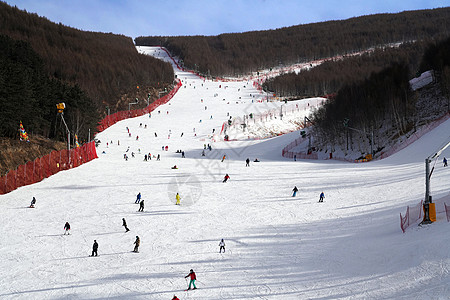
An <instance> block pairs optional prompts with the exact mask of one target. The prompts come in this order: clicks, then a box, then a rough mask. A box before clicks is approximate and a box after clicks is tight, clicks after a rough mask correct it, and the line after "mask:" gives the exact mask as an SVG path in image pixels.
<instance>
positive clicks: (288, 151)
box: [281, 137, 318, 159]
mask: <svg viewBox="0 0 450 300" xmlns="http://www.w3.org/2000/svg"><path fill="white" fill-rule="evenodd" d="M305 140H306V138H303V137H299V138H297V139H295V140H294V141H293V142H292V143H290V144H288V145H287V146H286V147H284V148H283V150H282V151H281V156H283V157H286V158H294V156H295V158H296V159H318V155H317V153H316V152H311V153H305V152H297V151H292V149H293V148H295V147H297V146H298V145H300V144H301V143H303V142H304V141H305Z"/></svg>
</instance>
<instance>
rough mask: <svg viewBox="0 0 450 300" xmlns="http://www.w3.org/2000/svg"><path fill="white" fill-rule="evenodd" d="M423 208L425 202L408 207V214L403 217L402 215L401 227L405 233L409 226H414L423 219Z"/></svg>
mask: <svg viewBox="0 0 450 300" xmlns="http://www.w3.org/2000/svg"><path fill="white" fill-rule="evenodd" d="M422 206H423V200H422V201H420V203H418V204H417V205H415V206H412V207H409V206H407V207H406V214H405V215H404V216H402V214H401V213H400V227H401V228H402V231H403V232H405V230H406V228H408V227H409V225H411V224H414V223H415V222H417V220H419V219H420V218H421V217H422Z"/></svg>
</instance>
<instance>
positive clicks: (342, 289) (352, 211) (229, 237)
mask: <svg viewBox="0 0 450 300" xmlns="http://www.w3.org/2000/svg"><path fill="white" fill-rule="evenodd" d="M140 50H141V51H146V52H147V53H151V54H153V55H156V56H158V55H160V56H164V55H165V54H164V53H163V52H162V51H158V50H154V49H140ZM158 53H159V54H158ZM177 75H178V78H179V79H181V80H183V87H182V88H181V89H180V90H179V92H178V93H177V94H176V96H175V97H174V98H173V99H172V100H171V101H170V102H169V103H168V104H166V105H164V106H162V107H160V108H159V109H158V110H159V111H160V113H159V114H158V111H155V112H153V113H152V115H151V118H149V116H148V115H147V116H142V117H138V118H134V119H129V120H124V121H122V122H120V123H118V124H116V125H114V126H112V127H110V128H108V129H107V130H105V131H104V132H102V133H100V134H99V135H98V136H97V138H98V139H100V140H101V144H100V146H99V147H98V148H97V151H98V154H99V159H96V160H94V161H92V162H90V163H87V164H84V165H82V166H80V167H78V168H75V169H72V170H68V171H63V172H60V173H58V174H56V175H54V176H52V177H51V178H48V179H45V180H43V181H42V182H40V183H37V184H34V185H30V186H25V187H21V188H19V189H17V190H15V191H13V192H11V193H9V194H7V195H1V196H0V214H1V218H0V237H1V239H0V257H1V260H0V299H172V297H173V295H177V296H178V297H179V298H180V299H449V297H450V273H449V271H450V235H449V234H448V232H449V229H450V223H447V221H446V219H445V215H444V214H439V215H438V221H437V222H436V223H434V224H432V225H429V226H426V227H418V226H416V225H412V226H411V227H410V228H408V229H407V231H406V233H405V234H403V233H402V232H401V229H400V226H399V213H400V212H401V213H404V212H405V209H406V206H407V205H415V204H417V203H418V202H419V201H420V200H421V199H422V198H423V195H424V188H425V187H424V185H425V184H424V159H425V157H426V156H428V155H429V154H431V153H432V152H433V151H435V150H437V149H438V148H439V146H440V145H442V143H443V142H444V141H445V140H446V139H447V137H448V135H449V132H450V121H447V122H445V123H443V124H442V125H440V126H439V127H438V128H436V129H435V130H433V131H432V132H430V133H428V134H426V135H425V136H423V137H422V138H421V139H420V140H418V141H417V142H416V143H414V144H412V145H411V146H409V147H408V148H406V149H404V150H402V151H400V152H398V153H396V154H395V155H393V156H391V157H389V158H387V159H384V160H381V161H376V162H370V163H364V164H351V163H343V162H335V161H329V160H327V161H323V160H318V161H313V160H311V161H297V162H294V161H289V160H286V159H284V158H282V157H281V149H282V148H283V147H284V146H285V145H286V144H288V143H289V142H290V141H291V140H293V139H294V138H296V137H298V135H299V134H298V132H293V133H289V134H286V135H283V136H279V137H276V138H271V139H264V140H250V141H246V140H240V141H234V142H220V141H219V142H211V140H209V137H210V136H211V133H212V129H216V131H217V130H220V126H221V125H222V123H223V121H225V120H227V118H228V116H227V113H230V115H231V116H236V115H243V114H244V113H248V111H249V110H256V109H259V108H258V107H257V105H265V104H264V103H251V99H252V97H250V96H249V95H250V94H254V93H256V90H253V88H252V87H251V83H249V84H247V83H246V82H238V83H233V82H227V83H219V82H209V81H206V82H204V81H203V80H201V79H199V78H198V77H195V76H194V75H192V74H189V73H183V72H180V71H177ZM219 85H222V87H221V88H219ZM224 85H225V86H228V87H227V88H226V89H225V88H224ZM244 85H245V87H244ZM215 94H218V96H216V97H214V95H215ZM239 97H241V99H239ZM201 99H203V102H201ZM223 99H225V100H223ZM228 102H229V104H227V103H228ZM236 102H238V103H236ZM205 106H207V109H206V110H205ZM167 112H168V113H167ZM211 115H212V116H213V118H212V119H210V116H211ZM200 120H202V122H200ZM140 123H142V127H140ZM145 125H147V128H145ZM126 127H128V128H129V129H130V133H131V135H132V136H131V137H129V136H128V132H127V129H126ZM194 128H195V133H194ZM155 132H156V133H157V137H155ZM169 132H170V138H169ZM182 133H183V136H182V137H181V134H182ZM136 136H139V140H136ZM119 140H120V145H118V141H119ZM111 141H112V143H111ZM107 142H108V144H109V145H108V146H107V144H106V143H107ZM208 143H209V144H211V145H212V151H209V150H206V151H205V154H206V156H204V157H203V156H201V153H202V150H203V147H204V144H208ZM162 146H168V149H169V150H168V151H162V150H161V147H162ZM128 147H129V150H128V152H126V150H127V149H128ZM139 149H140V154H139ZM179 149H181V150H184V151H185V156H186V158H181V154H178V153H175V151H176V150H179ZM102 152H104V153H103V154H102ZM131 152H134V153H135V157H134V158H133V157H131ZM149 152H150V153H151V154H152V156H153V155H155V156H156V155H157V154H160V155H161V160H160V161H156V159H155V158H152V160H151V161H147V162H145V161H143V159H144V154H148V153H149ZM125 153H126V154H127V155H128V156H129V157H130V158H129V159H128V161H125V160H124V158H123V156H124V154H125ZM224 154H225V155H226V159H225V161H224V162H221V158H222V156H223V155H224ZM443 155H444V156H446V157H447V158H448V157H450V152H449V150H446V151H445V152H444V153H443ZM247 157H248V158H250V160H251V163H250V167H245V159H246V158H247ZM256 157H257V158H258V159H259V160H260V162H258V163H255V162H253V160H254V159H255V158H256ZM174 165H177V166H178V169H175V170H174V169H171V167H172V166H174ZM226 173H228V174H229V175H230V177H231V178H230V180H228V182H227V183H222V179H223V177H224V175H225V174H226ZM449 183H450V168H449V167H448V168H443V167H442V160H441V159H440V160H439V162H438V163H437V164H436V168H435V170H434V172H433V176H432V180H431V194H432V195H433V197H434V198H435V199H437V198H440V197H443V196H446V195H448V194H449ZM294 186H297V187H298V188H299V193H298V195H297V197H295V198H294V197H291V190H292V189H293V187H294ZM322 191H323V192H324V193H325V197H326V198H325V202H324V203H318V202H317V201H318V197H319V194H320V192H322ZM139 192H140V193H141V194H142V199H144V200H145V209H144V212H137V210H138V205H137V204H134V202H135V199H136V195H137V194H138V193H139ZM177 192H179V193H180V195H181V206H176V205H175V194H176V193H177ZM33 196H35V197H36V199H37V203H36V208H34V209H32V208H28V207H27V206H28V205H29V204H30V201H31V199H32V197H33ZM122 218H125V219H126V221H127V223H128V227H129V228H130V230H131V231H130V232H128V233H125V229H124V228H123V227H122V226H121V225H122ZM66 221H68V222H69V223H70V224H71V227H72V229H71V235H63V233H64V230H63V227H64V223H65V222H66ZM136 235H138V236H139V237H140V238H141V246H140V249H139V253H133V252H131V251H132V250H133V247H134V245H133V242H134V240H135V236H136ZM222 238H223V239H224V240H225V243H226V252H225V253H222V254H219V242H220V239H222ZM94 239H95V240H97V242H98V244H99V251H98V252H99V257H89V255H90V253H91V250H92V244H93V241H94ZM190 269H194V271H195V272H196V273H197V278H198V281H197V283H196V284H197V287H198V288H199V289H197V290H195V291H189V292H185V291H184V289H186V286H187V283H186V281H185V279H184V276H186V275H187V274H188V272H189V270H190Z"/></svg>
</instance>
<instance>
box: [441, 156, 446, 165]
mask: <svg viewBox="0 0 450 300" xmlns="http://www.w3.org/2000/svg"><path fill="white" fill-rule="evenodd" d="M442 162H443V163H444V167H446V166H447V159H446V158H445V157H444V159H443V160H442Z"/></svg>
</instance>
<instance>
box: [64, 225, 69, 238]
mask: <svg viewBox="0 0 450 300" xmlns="http://www.w3.org/2000/svg"><path fill="white" fill-rule="evenodd" d="M64 230H65V231H64V235H66V233H67V234H70V231H69V230H70V224H69V222H66V224H64Z"/></svg>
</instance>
